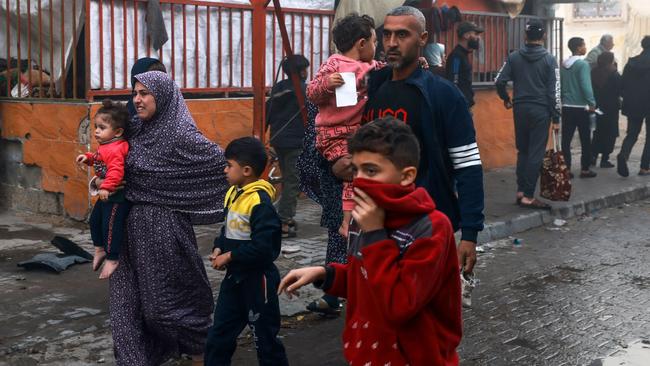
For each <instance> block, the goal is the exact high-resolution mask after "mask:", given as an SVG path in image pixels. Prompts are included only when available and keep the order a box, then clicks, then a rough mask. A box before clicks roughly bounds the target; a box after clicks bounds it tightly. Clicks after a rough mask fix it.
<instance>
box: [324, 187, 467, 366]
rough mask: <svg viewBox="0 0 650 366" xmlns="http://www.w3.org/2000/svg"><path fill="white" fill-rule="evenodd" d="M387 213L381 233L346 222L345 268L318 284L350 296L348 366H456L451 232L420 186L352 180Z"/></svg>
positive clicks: (456, 295) (457, 315)
mask: <svg viewBox="0 0 650 366" xmlns="http://www.w3.org/2000/svg"><path fill="white" fill-rule="evenodd" d="M353 184H354V186H355V187H358V188H360V189H361V190H363V191H364V192H366V193H367V194H368V195H369V196H370V197H371V198H372V199H373V200H374V201H375V202H376V203H377V205H378V206H380V207H382V208H384V210H385V212H386V221H385V229H383V230H377V231H373V232H369V233H364V232H360V231H359V230H358V229H357V228H356V227H355V226H356V225H354V224H353V225H352V227H351V231H350V238H349V241H350V243H349V251H348V263H347V264H331V265H329V266H328V267H327V276H326V280H325V281H324V283H322V284H320V287H321V288H323V289H324V290H325V291H326V292H327V293H328V294H331V295H334V296H338V297H344V298H347V299H348V302H347V312H346V319H345V330H344V332H343V352H344V355H345V358H346V359H347V361H348V362H349V363H350V364H352V365H371V366H372V365H382V366H383V365H391V366H398V365H399V366H404V365H410V366H433V365H435V366H441V365H458V354H457V353H456V347H457V346H458V344H459V343H460V339H461V335H462V321H461V299H460V276H459V273H460V272H459V271H460V270H459V267H458V258H457V256H456V245H455V240H454V235H453V229H452V226H451V224H450V222H449V219H447V217H446V216H445V215H444V214H443V213H441V212H439V211H437V210H436V206H435V204H434V203H433V200H432V199H431V197H430V196H429V194H428V193H427V191H426V190H424V189H423V188H417V189H416V188H415V186H409V187H402V186H399V185H393V184H381V183H377V182H374V181H370V180H366V179H355V180H354V183H353Z"/></svg>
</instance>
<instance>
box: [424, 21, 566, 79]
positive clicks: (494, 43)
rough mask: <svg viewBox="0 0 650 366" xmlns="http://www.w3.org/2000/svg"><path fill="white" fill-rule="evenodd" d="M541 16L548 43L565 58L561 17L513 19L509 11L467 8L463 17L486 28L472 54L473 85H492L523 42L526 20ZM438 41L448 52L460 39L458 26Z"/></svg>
mask: <svg viewBox="0 0 650 366" xmlns="http://www.w3.org/2000/svg"><path fill="white" fill-rule="evenodd" d="M532 18H537V19H541V20H543V21H544V22H545V23H546V29H547V35H546V47H547V49H548V50H549V52H551V54H553V56H555V57H556V59H557V60H558V63H560V62H561V60H562V57H563V55H562V25H563V24H562V22H563V20H562V19H561V18H540V17H533V16H526V15H521V16H518V17H516V18H514V19H512V18H510V17H509V16H508V15H507V14H498V13H483V12H465V13H464V20H468V21H472V22H475V23H476V24H478V25H479V26H481V27H483V29H485V33H483V35H482V37H481V39H482V43H481V48H480V49H479V51H477V52H473V54H472V65H473V69H474V75H473V79H474V85H486V86H487V85H492V84H493V82H494V78H495V77H496V75H497V73H498V71H499V69H500V68H501V66H502V65H503V63H504V61H505V59H506V57H507V56H508V54H509V53H510V52H511V51H513V50H516V49H519V48H521V47H522V46H523V45H524V30H525V27H526V23H527V22H528V21H529V20H530V19H532ZM436 41H437V42H439V43H442V44H444V45H445V51H446V54H449V53H450V52H451V50H452V49H453V47H455V46H456V44H457V42H458V36H457V35H456V32H455V30H449V31H447V32H444V33H442V34H441V35H438V36H436Z"/></svg>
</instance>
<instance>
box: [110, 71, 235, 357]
mask: <svg viewBox="0 0 650 366" xmlns="http://www.w3.org/2000/svg"><path fill="white" fill-rule="evenodd" d="M135 78H136V80H137V82H136V84H135V88H134V96H133V102H134V106H135V109H136V112H137V114H136V116H135V117H134V118H133V120H132V121H131V124H130V126H129V131H128V136H129V145H130V150H129V155H128V156H127V159H126V167H125V181H126V197H127V199H128V200H129V201H131V202H132V203H133V207H132V209H131V212H130V214H129V216H128V219H127V232H128V241H127V245H126V246H125V249H124V250H123V251H122V252H121V256H120V259H119V267H118V268H117V270H116V271H115V273H114V274H113V276H112V277H111V280H110V316H111V327H112V332H113V342H114V350H115V359H116V361H117V364H118V365H159V364H161V363H163V362H165V361H166V360H167V359H168V358H170V357H172V356H177V355H179V354H189V355H192V356H193V359H194V360H195V361H196V364H197V365H199V364H202V356H201V355H202V353H203V349H204V346H205V339H206V335H207V331H208V328H209V326H210V324H211V322H210V316H211V314H212V306H213V299H212V291H211V289H210V285H209V282H208V278H207V275H206V272H205V267H204V264H203V261H202V259H201V257H200V255H199V253H198V248H197V244H196V238H195V236H194V230H193V228H192V225H193V224H207V223H214V222H217V221H221V219H222V218H223V201H224V195H225V192H226V190H227V188H228V183H227V181H226V179H225V175H224V173H223V170H224V167H225V159H224V156H223V152H222V150H221V148H220V147H219V146H218V145H216V144H215V143H213V142H211V141H209V140H208V139H207V138H206V137H205V136H203V135H202V134H201V132H199V130H198V129H197V128H196V125H195V123H194V121H193V119H192V116H191V115H190V113H189V111H188V109H187V106H186V104H185V101H184V99H183V96H182V94H181V92H180V90H179V89H178V86H176V84H175V83H174V81H173V80H171V79H170V78H169V76H167V74H165V73H163V72H160V71H150V72H145V73H143V74H139V75H136V76H135Z"/></svg>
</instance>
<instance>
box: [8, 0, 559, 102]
mask: <svg viewBox="0 0 650 366" xmlns="http://www.w3.org/2000/svg"><path fill="white" fill-rule="evenodd" d="M160 6H161V11H162V15H163V19H164V23H165V27H166V29H167V34H168V36H169V40H168V41H167V42H166V43H165V44H164V45H163V46H162V48H160V49H159V50H154V49H153V47H152V45H151V37H150V35H149V34H148V29H147V27H146V25H145V24H146V18H145V17H146V13H147V9H146V7H147V0H0V19H2V20H3V21H4V22H3V23H4V24H3V25H2V26H0V28H2V29H0V32H4V33H5V34H4V35H3V36H0V97H9V98H17V97H31V98H50V99H86V100H92V99H93V98H96V97H99V96H110V95H128V94H129V93H130V77H131V75H130V68H131V65H133V63H134V62H135V61H136V60H137V59H138V58H140V57H146V56H149V57H156V58H158V59H160V60H161V61H162V62H163V63H164V64H165V66H166V67H167V70H168V72H169V73H170V75H171V76H172V77H173V78H174V79H175V80H176V82H177V83H178V85H179V86H180V87H181V89H182V90H183V91H184V92H187V93H192V94H193V95H194V94H202V95H206V94H209V95H214V94H217V93H230V92H244V93H250V92H252V76H253V75H252V73H253V70H252V67H251V66H250V65H251V63H252V55H253V47H263V48H264V51H265V52H263V53H264V54H265V55H266V56H265V57H266V60H265V65H266V66H265V69H264V72H265V77H266V85H267V87H270V86H271V85H272V83H273V79H274V77H275V75H276V73H277V71H278V68H279V64H280V62H281V60H282V58H283V57H284V50H283V47H282V42H281V37H280V31H279V27H278V24H277V21H276V18H275V17H274V15H273V9H272V8H269V9H267V14H266V36H267V37H266V44H260V45H254V44H253V42H252V12H253V8H252V6H251V5H248V4H230V3H219V2H214V1H208V0H160ZM283 10H284V14H285V20H286V25H287V31H288V33H289V39H290V42H291V45H292V48H293V50H294V52H295V53H299V54H303V55H305V56H306V57H307V59H308V60H309V61H310V68H309V77H310V78H311V77H312V76H313V75H314V73H315V72H316V71H317V70H318V67H319V65H320V64H321V63H322V62H324V61H325V60H326V59H327V57H328V56H329V49H330V39H329V34H330V30H331V28H332V22H333V20H334V11H333V10H309V9H283ZM529 18H531V17H529V16H519V17H517V18H515V19H511V18H509V17H508V16H507V15H506V14H497V13H481V12H465V19H467V20H471V21H474V22H476V23H478V24H479V25H481V26H482V27H484V28H485V33H484V35H483V37H482V38H483V44H482V47H481V49H480V50H479V51H478V52H474V53H473V55H472V57H473V60H472V62H473V65H474V81H475V83H476V85H489V84H491V83H492V81H493V79H494V77H495V75H496V73H497V72H498V70H499V69H500V67H501V65H502V64H503V62H504V60H505V58H506V56H507V55H508V52H509V51H511V50H514V49H517V48H519V47H521V46H522V45H523V42H524V38H523V35H524V27H525V23H526V21H528V19H529ZM543 19H544V21H545V22H546V24H547V29H548V38H547V48H548V49H549V50H550V51H551V52H552V53H553V54H554V55H555V56H556V57H557V58H558V61H559V60H561V59H562V49H563V48H562V44H561V43H562V36H563V35H562V19H558V18H543ZM435 38H436V41H437V42H440V43H443V44H445V45H446V53H447V54H449V52H451V50H452V48H453V47H454V46H455V44H456V43H457V36H456V32H455V30H448V31H446V32H443V33H441V34H438V35H435ZM261 53H262V52H260V54H261ZM4 57H6V59H5V60H4V61H5V64H4V67H3V63H2V62H3V60H2V59H3V58H4Z"/></svg>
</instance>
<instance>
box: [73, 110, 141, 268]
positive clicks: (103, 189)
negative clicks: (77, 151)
mask: <svg viewBox="0 0 650 366" xmlns="http://www.w3.org/2000/svg"><path fill="white" fill-rule="evenodd" d="M128 119H129V114H128V111H127V109H126V107H125V106H124V105H122V104H121V103H113V102H111V101H110V100H105V101H104V102H103V104H102V107H101V108H99V111H97V114H96V115H95V118H94V122H95V139H96V140H97V142H98V143H99V148H98V149H97V151H96V152H87V153H85V154H81V155H79V156H77V159H76V162H77V164H80V165H81V164H86V165H89V166H91V165H92V166H93V167H94V170H95V176H94V177H93V178H92V179H91V181H90V190H91V193H92V192H98V193H97V194H98V195H99V200H98V201H97V203H95V206H94V207H93V211H92V213H91V214H90V220H89V223H90V235H91V237H92V240H93V244H94V246H95V256H94V260H93V270H95V271H96V270H98V269H99V267H100V266H101V265H102V263H103V262H104V260H106V263H105V264H104V266H103V268H102V271H101V273H100V275H99V278H101V279H105V278H109V277H110V276H111V274H112V273H113V272H114V271H115V269H116V268H117V265H118V258H119V253H120V246H121V244H122V239H123V238H124V230H125V226H124V225H125V223H126V216H127V215H128V212H129V209H130V203H129V202H128V201H126V199H125V197H124V190H123V187H122V180H123V179H124V160H125V159H126V155H127V153H128V151H129V144H128V143H127V142H126V140H125V139H124V130H125V128H126V124H127V123H128Z"/></svg>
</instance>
